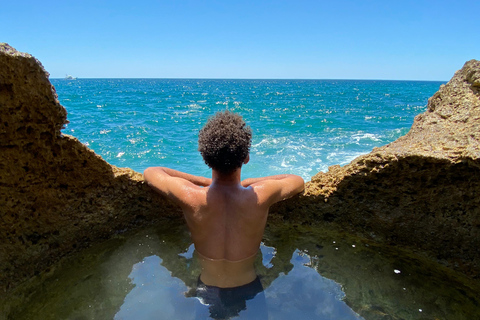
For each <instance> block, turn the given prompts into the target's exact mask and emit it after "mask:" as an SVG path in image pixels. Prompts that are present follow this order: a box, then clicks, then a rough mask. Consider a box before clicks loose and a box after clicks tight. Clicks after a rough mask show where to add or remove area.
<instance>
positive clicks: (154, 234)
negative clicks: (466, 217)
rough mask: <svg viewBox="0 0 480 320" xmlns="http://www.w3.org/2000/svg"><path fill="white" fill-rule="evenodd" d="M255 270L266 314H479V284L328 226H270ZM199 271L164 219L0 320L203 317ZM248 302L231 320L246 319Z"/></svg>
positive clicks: (19, 298)
mask: <svg viewBox="0 0 480 320" xmlns="http://www.w3.org/2000/svg"><path fill="white" fill-rule="evenodd" d="M255 268H256V271H257V274H258V275H259V276H260V279H261V283H262V285H263V288H264V289H265V290H264V292H263V294H264V296H265V299H266V305H267V309H268V316H269V319H297V318H302V319H308V318H311V319H362V317H363V318H364V319H367V320H370V319H435V318H437V319H459V320H461V319H476V318H480V304H479V298H478V296H477V293H478V292H479V289H480V286H479V284H478V282H474V281H472V280H469V279H465V278H463V277H462V276H460V275H458V274H455V273H453V272H451V271H450V270H448V269H446V268H443V267H442V266H439V265H438V264H432V263H430V262H428V261H424V260H421V259H419V258H418V257H411V256H409V255H405V254H404V253H402V252H401V251H399V250H396V249H392V248H391V247H382V246H376V245H375V244H372V243H366V242H363V241H360V240H358V239H356V238H352V237H350V236H348V235H344V234H339V233H334V232H329V231H328V230H318V229H317V230H315V229H312V228H308V227H298V226H297V227H296V226H289V225H288V224H283V225H281V226H279V227H277V228H274V227H273V226H269V227H268V228H267V230H266V232H265V237H264V244H263V245H262V247H261V254H259V255H258V257H257V261H256V263H255ZM199 274H200V265H199V264H198V262H197V261H196V259H195V258H194V255H193V246H192V245H191V241H190V237H189V234H188V230H187V228H186V227H185V225H183V224H181V223H178V222H175V223H173V222H172V223H165V224H164V225H161V226H157V227H155V228H151V229H145V230H142V231H139V232H136V233H134V234H125V235H119V236H118V237H117V238H116V239H112V240H109V241H107V242H105V243H102V244H99V245H97V246H95V247H92V248H90V249H87V250H85V251H83V252H81V254H79V255H77V256H75V257H71V258H70V259H68V260H65V261H64V262H63V263H62V264H61V265H58V266H57V267H56V269H55V270H52V271H50V272H49V273H48V274H44V275H40V276H39V277H37V279H36V280H35V281H36V282H35V281H32V282H31V283H29V284H28V285H26V286H24V287H23V288H19V290H17V292H15V293H14V294H12V295H10V296H9V297H7V299H5V300H4V301H0V311H1V312H0V318H2V317H1V316H3V315H4V314H5V315H6V316H5V317H4V318H6V319H20V320H21V319H55V320H57V319H78V320H80V319H195V316H196V315H198V316H199V317H203V318H205V317H208V315H209V310H208V307H207V306H204V305H203V304H202V303H201V302H200V301H199V299H198V298H196V297H195V288H196V286H197V281H198V276H199ZM255 302H256V300H255V299H253V300H248V301H247V305H246V310H244V311H241V312H240V313H239V317H237V318H238V319H252V318H253V315H252V313H250V314H248V312H253V313H254V314H255V310H256V308H255V307H254V306H252V305H255ZM237 318H235V319H237Z"/></svg>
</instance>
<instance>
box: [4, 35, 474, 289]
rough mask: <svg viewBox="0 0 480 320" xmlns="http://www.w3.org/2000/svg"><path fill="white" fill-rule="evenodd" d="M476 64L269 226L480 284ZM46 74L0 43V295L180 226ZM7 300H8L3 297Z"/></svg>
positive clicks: (320, 177) (278, 209) (276, 211)
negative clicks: (85, 131) (101, 150)
mask: <svg viewBox="0 0 480 320" xmlns="http://www.w3.org/2000/svg"><path fill="white" fill-rule="evenodd" d="M479 97H480V62H478V61H474V60H472V61H469V62H467V63H466V64H465V66H464V68H463V69H462V70H460V71H458V72H457V73H456V74H455V76H454V77H453V79H452V80H451V81H450V82H449V83H448V84H447V85H445V86H442V87H441V88H440V90H439V92H437V93H436V94H435V95H434V96H433V97H432V98H431V99H430V100H429V103H428V110H427V111H426V112H425V113H424V114H421V115H419V116H417V117H416V119H415V122H414V124H413V126H412V129H411V130H410V132H409V133H408V134H407V135H406V136H404V137H402V138H400V139H398V140H397V141H395V142H393V143H391V144H389V145H386V146H384V147H382V148H376V149H374V150H373V151H372V153H370V154H368V155H364V156H361V157H359V158H357V159H355V160H354V161H352V163H350V164H349V165H346V166H344V167H340V166H333V167H331V168H330V169H329V171H328V172H327V173H319V174H317V175H316V176H314V177H313V179H312V182H310V183H308V184H307V187H306V191H305V194H304V195H301V196H297V197H295V198H292V199H290V200H288V201H285V202H282V203H279V204H277V205H276V206H275V207H273V208H272V210H271V216H270V222H271V223H272V224H275V222H279V221H281V222H282V223H283V222H285V221H288V222H291V223H296V224H312V225H318V226H319V227H322V226H323V227H325V226H326V227H337V228H342V229H345V230H347V231H350V232H352V233H354V234H357V235H360V236H362V237H367V238H370V239H374V240H377V241H379V242H387V243H389V244H393V245H397V246H401V247H404V248H409V249H411V250H414V251H416V252H418V253H421V254H424V255H427V256H428V257H433V258H435V259H437V260H440V261H443V262H444V263H445V264H447V265H448V266H450V267H453V268H455V269H457V270H461V271H462V272H464V273H466V274H469V275H471V276H474V277H478V276H479V275H480V272H479V268H478V267H479V263H480V253H479V250H478V247H479V246H480V236H479V232H478V231H479V226H480V197H479V196H478V195H479V194H480V179H479V178H480V160H479V158H480V98H479ZM65 123H67V120H66V111H65V109H64V108H63V107H62V106H61V105H60V104H59V102H58V100H57V96H56V93H55V89H54V88H53V86H52V85H51V84H50V82H49V80H48V74H47V73H46V72H45V70H44V69H43V67H42V66H41V64H40V63H39V62H38V61H37V60H36V59H35V58H33V57H32V56H30V55H28V54H24V53H19V52H17V51H16V50H15V49H13V48H12V47H10V46H8V45H6V44H0V217H1V219H0V292H2V294H3V293H6V292H8V291H10V290H11V289H13V288H15V287H16V286H17V285H18V284H19V283H21V282H22V281H25V280H26V279H28V278H29V277H31V276H32V275H35V274H37V273H39V272H41V271H43V270H46V269H48V267H49V266H51V265H52V264H53V263H55V262H56V261H58V260H59V259H60V258H61V257H63V256H65V255H67V254H69V253H71V252H74V251H76V250H79V249H81V248H83V247H86V246H89V245H90V244H91V243H94V242H96V241H100V240H101V239H105V238H108V237H111V236H112V235H114V234H115V233H118V232H122V231H123V230H126V229H128V228H132V227H134V226H141V225H146V224H149V223H154V222H156V223H161V219H179V218H181V214H180V212H179V209H178V208H177V207H176V206H174V205H172V204H171V203H170V202H168V201H166V200H165V199H163V198H161V197H160V196H158V195H156V194H154V193H153V192H152V190H150V189H149V188H148V187H147V186H146V185H145V184H144V183H143V179H142V175H141V174H139V173H137V172H134V171H132V170H130V169H127V168H117V167H115V166H111V165H109V164H108V163H107V162H105V161H104V160H103V159H102V158H101V157H99V156H98V155H96V154H95V153H94V152H92V151H91V150H89V149H88V148H87V147H85V146H84V145H83V144H82V143H80V142H79V141H78V140H76V139H75V138H73V137H70V136H66V135H63V134H62V133H61V131H60V130H61V128H62V126H63V125H64V124H65ZM0 295H1V294H0Z"/></svg>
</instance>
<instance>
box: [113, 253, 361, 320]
mask: <svg viewBox="0 0 480 320" xmlns="http://www.w3.org/2000/svg"><path fill="white" fill-rule="evenodd" d="M192 251H193V245H191V246H190V248H189V250H188V251H187V252H186V253H184V254H180V256H182V257H184V258H185V262H186V264H187V268H188V267H191V268H193V269H194V270H192V272H191V274H192V275H194V274H197V273H199V269H198V268H196V267H195V263H194V262H192V261H194V259H195V258H194V256H193V255H192ZM274 252H275V248H273V247H267V246H265V245H262V246H261V253H262V254H261V256H260V257H259V260H261V261H262V265H263V267H265V268H266V269H270V270H271V269H272V267H273V265H272V263H271V261H272V259H273V257H274V256H275V255H274ZM162 263H163V260H162V259H161V258H160V257H158V256H156V255H153V256H149V257H146V258H144V259H143V260H142V261H141V262H139V263H136V264H135V265H134V266H133V269H132V272H131V273H130V275H129V276H128V277H129V278H130V279H131V281H132V284H133V285H134V286H135V287H134V288H133V289H132V290H131V291H130V292H129V293H128V294H127V296H126V297H125V300H124V302H123V304H122V306H121V307H120V310H119V312H118V313H117V314H116V315H115V317H114V319H117V320H119V319H122V320H123V319H125V320H126V319H139V320H141V319H207V318H209V317H210V316H212V311H211V309H210V310H209V306H208V305H205V304H204V301H201V300H200V299H198V298H196V297H188V295H185V293H187V292H188V291H189V290H190V289H191V288H188V287H187V286H186V285H185V283H184V282H183V281H182V280H180V279H178V278H175V277H172V275H171V272H170V271H169V270H168V269H167V268H166V267H164V266H163V265H162ZM290 263H291V264H292V265H293V268H292V269H291V270H290V272H288V273H287V274H286V273H284V272H281V273H280V274H279V275H278V277H277V278H276V279H275V280H274V281H273V282H271V283H270V285H269V286H268V287H266V288H264V292H263V293H261V294H258V295H257V296H255V298H253V299H251V300H247V303H246V306H245V308H243V310H242V311H240V313H239V314H237V315H238V317H236V319H267V316H266V313H265V307H264V305H263V304H264V303H265V299H266V304H267V310H268V318H271V319H295V318H298V317H300V318H302V319H361V317H359V316H358V315H356V314H355V313H354V312H353V311H352V310H351V309H350V308H349V307H348V306H347V305H346V303H345V302H344V301H343V298H344V297H345V294H344V293H343V291H342V289H341V286H340V285H339V284H338V283H336V282H334V281H332V280H329V279H327V278H324V277H322V276H320V274H319V273H318V272H316V271H315V270H314V269H312V268H311V267H310V265H311V258H310V257H309V256H308V255H307V254H305V253H302V252H301V251H299V250H295V251H294V252H293V255H292V258H291V260H290ZM262 300H263V301H262ZM213 315H215V314H214V313H213ZM212 317H213V316H212ZM215 318H216V317H215ZM220 318H221V319H223V318H224V317H219V319H220Z"/></svg>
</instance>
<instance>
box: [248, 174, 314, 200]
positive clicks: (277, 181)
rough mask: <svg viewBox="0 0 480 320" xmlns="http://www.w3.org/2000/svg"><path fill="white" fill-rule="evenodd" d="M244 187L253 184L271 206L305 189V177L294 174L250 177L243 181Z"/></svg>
mask: <svg viewBox="0 0 480 320" xmlns="http://www.w3.org/2000/svg"><path fill="white" fill-rule="evenodd" d="M242 186H243V187H249V186H251V187H252V188H254V189H255V190H256V192H257V193H258V194H259V195H261V196H262V200H264V201H265V203H266V204H267V205H268V206H270V205H272V204H274V203H275V202H278V201H281V200H285V199H288V198H290V197H292V196H294V195H296V194H297V193H300V192H302V191H303V190H304V187H305V182H304V181H303V178H302V177H300V176H297V175H294V174H281V175H275V176H268V177H262V178H250V179H245V180H243V181H242Z"/></svg>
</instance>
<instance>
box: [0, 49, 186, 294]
mask: <svg viewBox="0 0 480 320" xmlns="http://www.w3.org/2000/svg"><path fill="white" fill-rule="evenodd" d="M66 116H67V112H66V110H65V108H64V107H62V106H61V105H60V104H59V102H58V100H57V95H56V93H55V88H53V86H52V85H51V84H50V82H49V80H48V73H46V72H45V70H44V69H43V67H42V65H41V64H40V62H39V61H37V60H36V59H35V58H33V57H32V56H30V55H28V54H25V53H19V52H17V51H16V50H15V49H13V48H12V47H10V46H8V45H6V44H0V292H5V291H7V290H8V289H9V288H11V287H14V286H15V285H16V284H17V283H19V281H22V280H24V279H26V278H28V277H30V276H32V275H34V274H36V273H38V272H39V271H41V270H44V269H46V268H48V267H49V266H50V265H51V264H52V263H54V262H55V261H57V260H58V259H59V258H60V257H62V256H64V255H65V254H67V253H69V252H72V251H75V250H78V249H80V248H82V247H86V246H88V245H89V244H90V243H92V242H95V241H98V240H99V239H103V238H108V237H110V236H112V235H113V234H114V233H117V232H121V231H122V230H125V229H126V228H129V227H132V226H133V225H141V224H144V223H148V222H152V221H156V220H158V219H159V218H160V217H168V216H173V217H180V213H179V211H178V209H177V208H176V207H174V206H172V205H171V204H170V203H169V202H167V201H165V200H164V199H162V198H160V197H158V196H156V195H155V194H154V193H153V192H152V191H151V190H150V188H148V187H147V186H146V185H144V184H143V178H142V175H141V174H139V173H137V172H134V171H132V170H130V169H125V168H123V169H122V168H117V167H114V166H111V165H109V164H108V163H107V162H105V161H104V160H103V159H102V158H101V157H99V156H97V155H96V154H95V153H94V152H93V151H91V150H89V149H88V148H87V147H85V146H84V145H83V144H82V143H80V142H79V141H78V140H77V139H75V138H74V137H69V136H66V135H62V133H61V132H60V130H61V128H62V127H63V125H64V124H66V123H67V120H66Z"/></svg>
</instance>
